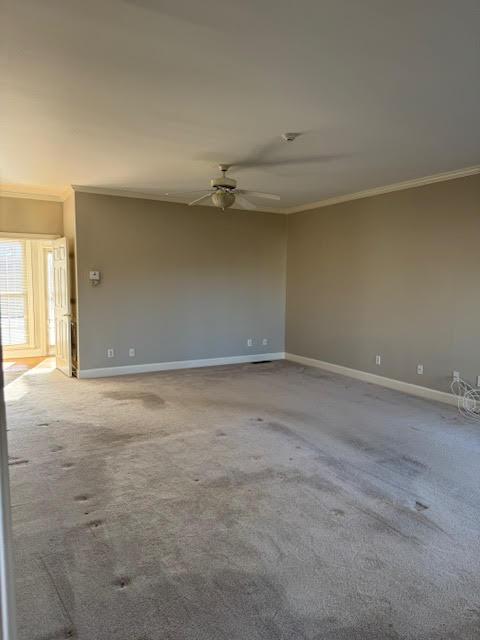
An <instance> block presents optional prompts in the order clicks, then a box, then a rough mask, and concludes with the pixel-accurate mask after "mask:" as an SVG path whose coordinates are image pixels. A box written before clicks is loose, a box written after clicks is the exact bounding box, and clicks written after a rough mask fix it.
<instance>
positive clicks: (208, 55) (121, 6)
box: [0, 0, 480, 207]
mask: <svg viewBox="0 0 480 640" xmlns="http://www.w3.org/2000/svg"><path fill="white" fill-rule="evenodd" d="M0 30H1V32H0V37H1V41H2V44H1V48H2V66H3V68H2V72H1V114H0V115H1V120H2V131H1V145H0V146H1V149H0V154H1V157H0V162H1V172H2V173H1V182H2V183H4V184H8V183H15V184H24V185H28V184H29V185H40V186H42V187H43V189H46V190H47V191H48V190H50V191H52V192H54V191H55V189H56V190H63V189H64V188H65V187H66V186H67V185H70V184H78V185H87V186H91V187H103V188H108V189H116V190H118V189H129V190H132V191H136V192H142V193H151V194H152V195H157V196H158V195H159V194H162V193H163V192H165V191H171V190H179V189H193V188H196V187H198V188H204V187H207V186H208V179H209V178H210V177H211V176H212V175H213V174H215V173H216V171H215V165H216V164H217V163H218V162H232V163H234V162H235V161H242V160H243V161H245V160H247V159H248V158H256V159H257V160H258V161H259V163H260V166H257V167H254V168H253V167H252V168H246V167H244V168H242V169H238V170H237V171H233V174H234V176H235V177H236V178H237V179H238V180H239V181H240V186H241V187H243V188H248V189H255V190H261V191H269V192H273V193H278V194H279V195H281V197H282V200H281V203H280V204H281V206H282V207H292V206H299V205H303V204H307V203H310V202H313V201H318V200H322V199H326V198H331V197H334V196H338V195H342V194H346V193H352V192H357V191H360V190H364V189H369V188H373V187H377V186H382V185H386V184H392V183H395V182H400V181H404V180H409V179H412V178H417V177H421V176H426V175H432V174H436V173H438V172H443V171H451V170H455V169H460V168H462V167H468V166H472V165H475V164H478V163H479V162H480V126H479V120H478V118H479V113H480V44H479V43H480V39H479V33H480V3H479V1H478V0H455V1H452V0H401V1H399V0H363V1H362V2H359V1H358V0H295V2H294V1H292V0H241V1H238V0H123V1H122V0H82V1H81V2H66V1H65V0H42V1H41V2H39V1H38V0H7V1H6V2H4V9H3V13H2V18H1V27H0ZM285 131H301V132H303V135H302V136H300V137H299V138H298V139H297V141H296V142H294V143H292V144H291V145H289V144H285V143H282V142H281V141H280V134H281V133H282V132H285ZM286 160H289V161H290V160H291V161H292V163H291V164H290V163H284V162H283V161H286ZM302 160H303V161H302ZM272 162H273V163H276V164H273V165H272V164H269V163H272ZM260 204H261V203H260V202H257V205H260Z"/></svg>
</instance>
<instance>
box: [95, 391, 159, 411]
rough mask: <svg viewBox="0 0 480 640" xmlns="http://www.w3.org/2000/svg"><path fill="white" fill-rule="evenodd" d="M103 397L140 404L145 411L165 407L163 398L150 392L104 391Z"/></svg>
mask: <svg viewBox="0 0 480 640" xmlns="http://www.w3.org/2000/svg"><path fill="white" fill-rule="evenodd" d="M103 396H104V397H105V398H109V399H110V400H117V401H125V402H132V401H133V402H141V403H142V405H143V406H144V407H145V408H146V409H159V408H160V407H163V406H164V405H165V400H164V399H163V398H161V397H160V396H159V395H157V394H156V393H152V392H150V391H131V390H126V391H123V390H120V391H105V392H104V393H103Z"/></svg>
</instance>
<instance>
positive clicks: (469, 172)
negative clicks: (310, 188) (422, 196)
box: [282, 165, 480, 214]
mask: <svg viewBox="0 0 480 640" xmlns="http://www.w3.org/2000/svg"><path fill="white" fill-rule="evenodd" d="M477 173H480V165H475V166H473V167H466V168H464V169H457V170H455V171H445V172H443V173H436V174H434V175H431V176H424V177H423V178H413V179H412V180H405V181H404V182H396V183H394V184H389V185H385V186H384V187H374V188H373V189H365V191H357V192H356V193H348V194H345V195H341V196H335V197H334V198H327V199H326V200H319V201H318V202H311V203H308V204H304V205H300V206H298V207H290V208H288V209H283V210H282V213H286V214H292V213H301V212H302V211H310V210H312V209H320V208H321V207H329V206H330V205H332V204H340V203H341V202H349V201H350V200H360V199H361V198H371V197H372V196H379V195H382V194H384V193H392V192H394V191H403V190H404V189H414V188H415V187H423V186H425V185H427V184H433V183H435V182H446V181H447V180H455V179H456V178H464V177H466V176H473V175H475V174H477Z"/></svg>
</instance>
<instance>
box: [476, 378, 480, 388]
mask: <svg viewBox="0 0 480 640" xmlns="http://www.w3.org/2000/svg"><path fill="white" fill-rule="evenodd" d="M477 387H480V376H477Z"/></svg>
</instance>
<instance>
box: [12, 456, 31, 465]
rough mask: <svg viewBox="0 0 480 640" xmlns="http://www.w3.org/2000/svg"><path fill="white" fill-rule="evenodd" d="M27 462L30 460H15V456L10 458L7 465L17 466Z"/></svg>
mask: <svg viewBox="0 0 480 640" xmlns="http://www.w3.org/2000/svg"><path fill="white" fill-rule="evenodd" d="M29 462H30V460H27V459H26V458H16V457H15V456H12V457H11V458H9V459H8V464H9V465H10V466H14V465H19V464H28V463H29Z"/></svg>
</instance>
